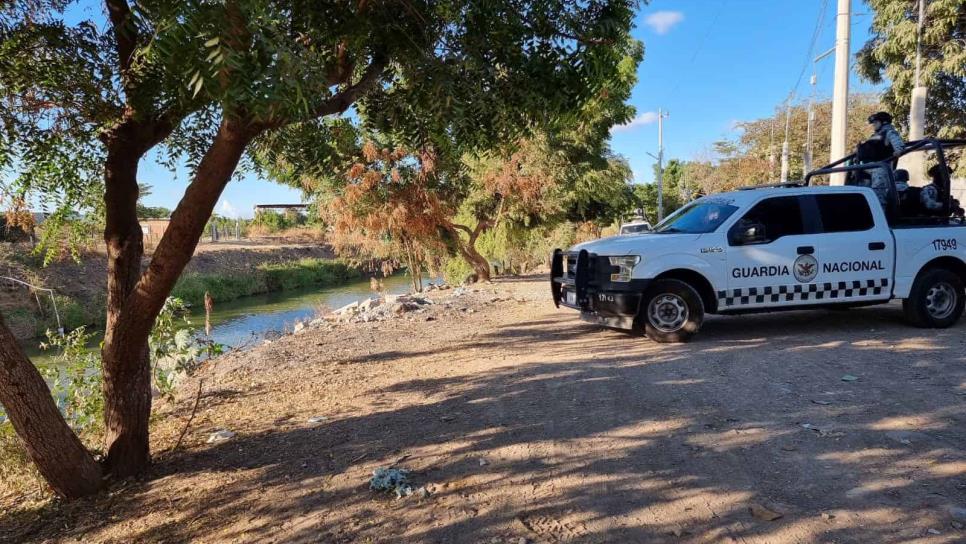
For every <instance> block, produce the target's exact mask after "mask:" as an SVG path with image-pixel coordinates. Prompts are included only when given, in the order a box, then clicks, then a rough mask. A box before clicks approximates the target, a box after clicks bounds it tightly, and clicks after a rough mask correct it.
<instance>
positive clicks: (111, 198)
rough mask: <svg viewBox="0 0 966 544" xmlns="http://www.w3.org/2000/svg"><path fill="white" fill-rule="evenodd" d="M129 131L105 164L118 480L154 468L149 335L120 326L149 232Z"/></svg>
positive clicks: (112, 465)
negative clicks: (127, 334)
mask: <svg viewBox="0 0 966 544" xmlns="http://www.w3.org/2000/svg"><path fill="white" fill-rule="evenodd" d="M129 138H130V136H128V135H127V134H125V135H124V136H123V137H117V138H115V139H114V140H113V141H112V142H110V143H109V144H108V153H107V161H106V163H105V170H104V178H105V179H104V181H105V189H106V190H105V194H104V203H105V212H106V213H105V215H106V225H105V229H104V242H105V244H106V246H107V323H106V326H105V329H104V344H103V347H102V348H101V363H102V369H103V375H104V426H105V436H104V441H105V446H106V450H107V457H106V459H105V468H106V469H107V472H108V473H110V474H111V475H113V476H115V477H118V478H126V477H129V476H133V475H135V474H138V473H139V472H141V471H142V470H144V468H146V467H147V466H148V464H149V463H150V461H151V453H150V450H149V447H148V419H149V417H150V414H151V364H150V360H149V352H148V339H147V335H144V336H143V337H141V338H136V339H131V338H129V339H126V341H125V340H121V339H120V338H119V336H118V334H117V329H118V325H119V324H121V323H123V320H124V319H126V318H127V316H126V315H124V313H123V308H124V304H125V302H126V301H127V299H128V297H129V296H130V294H131V292H132V291H134V287H135V286H136V285H137V282H138V278H139V277H140V276H141V258H142V257H143V256H144V245H143V236H142V232H141V226H140V224H139V223H138V217H137V200H138V184H137V169H138V160H139V159H140V157H141V153H138V151H139V150H138V149H136V148H135V147H136V146H135V145H134V143H133V141H132V140H131V139H129Z"/></svg>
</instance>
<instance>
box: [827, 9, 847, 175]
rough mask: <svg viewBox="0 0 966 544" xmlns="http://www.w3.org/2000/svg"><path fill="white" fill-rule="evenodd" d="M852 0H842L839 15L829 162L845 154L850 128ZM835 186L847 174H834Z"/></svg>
mask: <svg viewBox="0 0 966 544" xmlns="http://www.w3.org/2000/svg"><path fill="white" fill-rule="evenodd" d="M851 25H852V0H839V6H838V13H837V14H836V16H835V83H834V88H833V92H832V147H831V153H830V157H829V161H830V162H831V161H837V160H839V159H841V158H842V157H844V156H845V145H846V143H847V135H848V129H849V57H850V54H849V33H850V32H851ZM830 184H831V185H845V174H844V173H839V174H832V179H831V180H830Z"/></svg>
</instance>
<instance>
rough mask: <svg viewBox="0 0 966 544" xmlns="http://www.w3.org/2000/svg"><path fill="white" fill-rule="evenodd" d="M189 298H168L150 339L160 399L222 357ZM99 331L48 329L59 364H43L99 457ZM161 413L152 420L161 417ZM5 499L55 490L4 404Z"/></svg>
mask: <svg viewBox="0 0 966 544" xmlns="http://www.w3.org/2000/svg"><path fill="white" fill-rule="evenodd" d="M195 333H196V329H194V328H193V324H192V323H191V322H190V321H189V320H188V308H187V306H185V304H184V302H183V301H181V300H180V299H177V298H175V297H169V298H168V299H167V301H166V302H165V304H164V307H163V308H162V310H161V312H160V314H159V315H158V318H157V320H156V321H155V325H154V327H153V329H152V330H151V335H150V336H149V338H148V348H149V351H150V358H151V389H152V394H153V395H154V397H155V398H156V399H171V398H173V397H174V394H175V391H176V389H177V388H178V387H179V386H180V385H181V383H182V382H183V381H184V379H185V378H187V377H188V376H189V375H190V374H191V373H192V372H193V371H194V370H196V369H197V368H198V366H199V365H200V364H201V363H202V361H203V360H205V359H206V358H208V357H213V356H217V355H220V354H221V353H222V352H223V347H222V346H220V345H218V344H216V343H214V342H212V341H210V340H208V339H205V338H203V337H199V336H198V335H196V334H195ZM93 336H94V333H91V332H88V330H87V329H86V328H85V327H83V326H81V327H78V328H76V329H73V330H71V331H69V332H67V333H65V334H63V335H61V334H59V333H57V332H55V331H48V332H47V340H46V341H45V342H44V343H43V344H42V347H44V349H46V350H50V351H51V352H53V353H56V354H57V355H56V357H55V359H54V361H55V363H54V364H51V365H44V366H38V370H39V371H40V373H41V375H43V377H44V381H46V382H47V386H48V387H49V388H50V393H51V395H53V397H54V401H55V403H56V404H57V408H58V409H59V410H60V412H61V414H62V415H63V416H64V420H65V421H66V422H67V424H68V425H70V427H71V429H73V431H74V432H75V433H77V436H78V437H79V438H80V439H81V441H82V442H83V443H84V445H85V446H86V447H87V448H88V449H90V450H91V451H92V452H94V453H95V455H100V454H101V451H100V449H99V447H100V444H102V442H103V437H104V396H103V392H102V390H103V385H104V379H103V375H102V373H101V358H100V355H99V353H98V352H97V351H96V350H91V349H90V347H89V346H90V343H91V341H92V338H93ZM159 417H162V416H159V415H158V414H157V413H155V414H153V415H152V420H157V419H158V418H159ZM0 481H2V482H4V486H0V502H2V501H4V500H5V499H7V498H9V497H19V500H18V501H17V502H35V501H40V502H42V501H44V500H46V499H47V498H49V496H50V491H49V490H48V489H47V486H46V485H44V483H43V479H42V478H41V477H40V475H39V473H38V472H37V469H36V467H35V465H34V464H33V463H32V462H31V461H30V458H29V456H28V455H27V451H26V448H25V447H24V444H23V442H22V441H21V440H20V438H19V437H18V436H17V434H16V432H15V431H14V429H13V425H12V423H11V422H10V421H9V420H8V418H7V415H6V413H5V412H4V408H3V407H2V406H0Z"/></svg>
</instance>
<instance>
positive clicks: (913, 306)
mask: <svg viewBox="0 0 966 544" xmlns="http://www.w3.org/2000/svg"><path fill="white" fill-rule="evenodd" d="M964 305H966V296H964V292H963V280H962V278H960V277H959V275H958V274H956V273H955V272H953V271H951V270H948V269H946V268H933V269H931V270H926V271H924V272H922V273H921V274H919V277H917V278H916V281H915V282H914V283H913V284H912V290H911V291H910V292H909V298H907V299H904V300H903V301H902V310H903V311H904V312H905V314H906V319H907V320H908V321H909V323H911V324H912V325H914V326H916V327H923V328H931V329H945V328H946V327H950V326H952V325H954V324H955V323H956V322H957V321H959V318H960V316H962V315H963V307H964Z"/></svg>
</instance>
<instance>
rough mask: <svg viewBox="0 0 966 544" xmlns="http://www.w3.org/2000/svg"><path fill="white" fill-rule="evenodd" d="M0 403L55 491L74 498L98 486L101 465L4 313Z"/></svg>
mask: <svg viewBox="0 0 966 544" xmlns="http://www.w3.org/2000/svg"><path fill="white" fill-rule="evenodd" d="M0 404H2V405H3V406H4V407H5V408H6V412H7V416H8V417H9V418H10V421H11V423H13V428H14V430H16V431H17V434H18V435H19V436H20V437H21V439H23V442H24V445H25V446H26V448H27V453H28V454H29V455H30V459H31V460H32V461H33V462H34V464H36V465H37V469H38V470H39V471H40V474H41V475H43V477H44V478H45V479H46V480H47V483H48V484H50V487H51V488H53V490H54V492H55V493H57V494H58V495H61V496H63V497H65V498H68V499H74V498H78V497H83V496H85V495H90V494H92V493H96V492H97V491H98V490H100V489H101V486H102V480H101V466H100V465H99V464H98V463H97V461H95V460H94V457H93V456H92V455H91V454H90V452H89V451H87V448H85V447H84V445H83V444H81V441H80V440H79V439H78V438H77V435H75V434H74V431H72V430H71V428H70V427H69V426H68V425H67V422H66V421H64V418H63V416H62V415H61V414H60V411H59V410H58V409H57V405H56V404H54V399H53V397H52V396H51V394H50V389H49V388H48V387H47V382H45V381H44V379H43V377H42V376H41V375H40V373H39V372H37V368H36V367H34V365H33V363H31V362H30V360H29V359H27V356H26V355H24V353H23V351H22V350H21V349H20V346H19V344H18V343H17V339H16V338H15V337H14V336H13V333H11V332H10V329H8V328H7V325H6V324H5V323H4V322H3V317H2V316H0Z"/></svg>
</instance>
